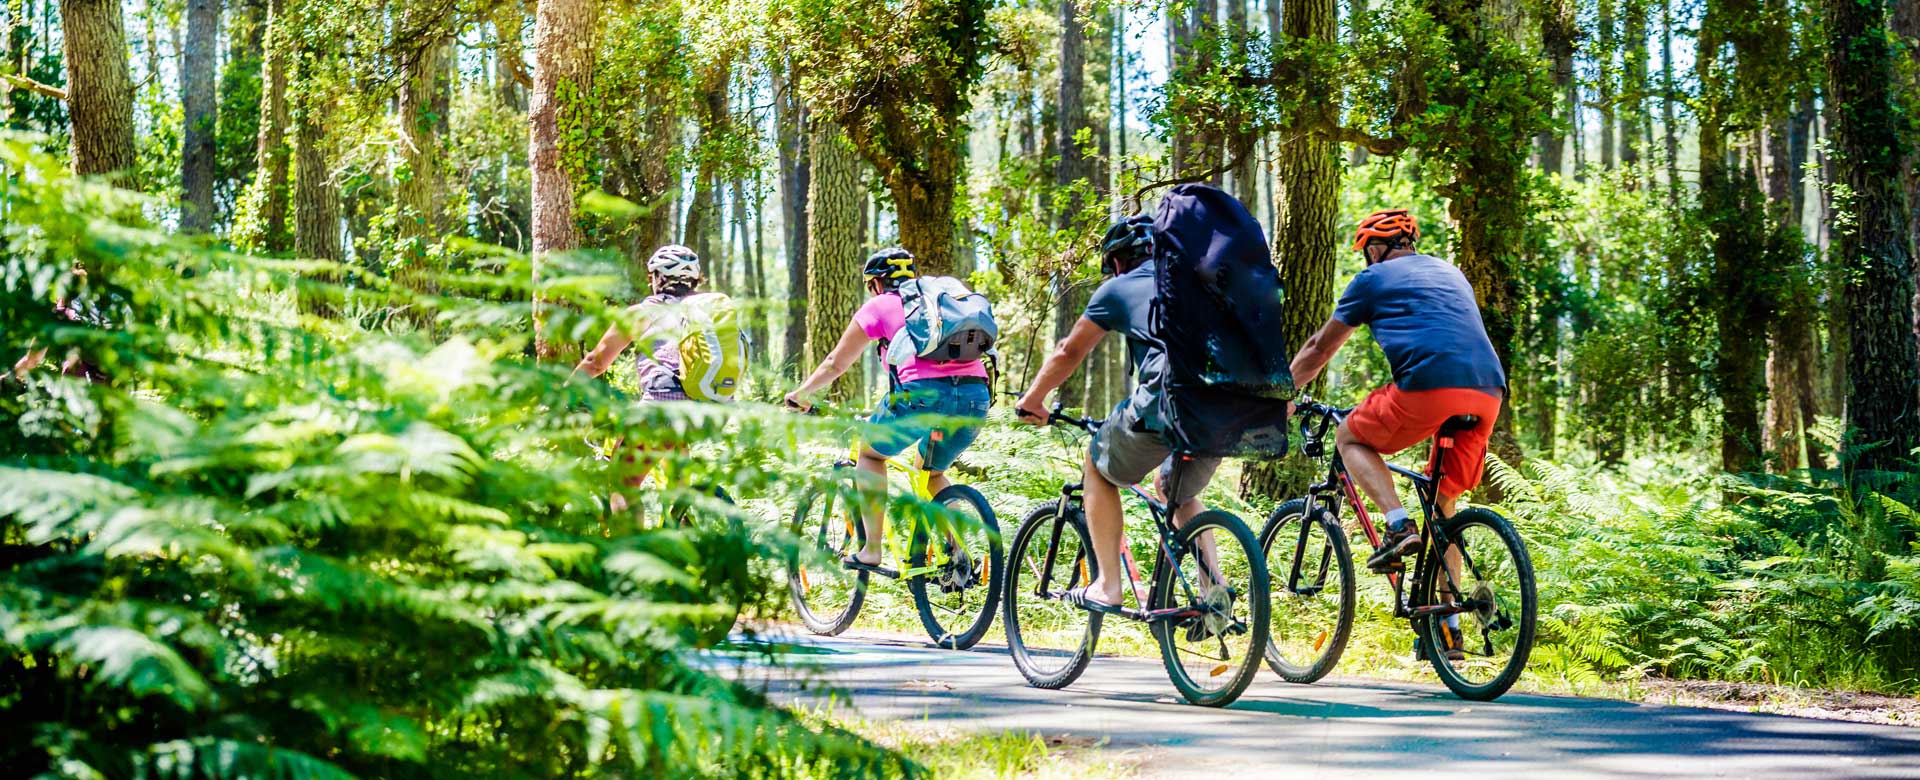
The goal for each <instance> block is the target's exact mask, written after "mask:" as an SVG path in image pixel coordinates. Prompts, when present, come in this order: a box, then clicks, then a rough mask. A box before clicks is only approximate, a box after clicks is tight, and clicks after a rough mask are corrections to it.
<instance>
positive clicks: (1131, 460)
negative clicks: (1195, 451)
mask: <svg viewBox="0 0 1920 780" xmlns="http://www.w3.org/2000/svg"><path fill="white" fill-rule="evenodd" d="M1100 248H1101V253H1102V260H1101V264H1100V271H1101V273H1102V274H1103V275H1104V276H1106V277H1107V279H1106V281H1104V282H1102V283H1101V284H1100V287H1099V289H1096V290H1094V292H1093V296H1092V297H1091V298H1089V299H1088V300H1087V308H1086V311H1085V312H1084V313H1082V314H1081V315H1080V319H1079V320H1078V321H1076V322H1075V323H1074V324H1073V330H1072V331H1070V332H1068V333H1067V337H1066V338H1064V339H1062V340H1061V341H1060V343H1059V345H1058V346H1056V347H1055V348H1054V351H1053V354H1051V355H1049V356H1047V359H1046V362H1045V363H1043V364H1042V365H1041V366H1040V371H1039V373H1037V374H1036V375H1035V376H1034V378H1033V386H1032V387H1030V388H1028V389H1027V392H1026V394H1025V395H1022V396H1021V397H1020V402H1019V406H1018V415H1017V416H1018V417H1019V418H1020V419H1021V420H1024V421H1026V422H1029V423H1032V424H1035V425H1045V424H1046V423H1047V408H1046V401H1047V396H1048V395H1050V394H1052V393H1053V391H1054V390H1055V389H1056V388H1058V387H1059V386H1060V385H1061V384H1062V383H1064V382H1066V380H1067V378H1068V377H1070V376H1072V375H1073V372H1074V370H1075V369H1077V368H1079V367H1080V364H1081V362H1083V361H1085V360H1086V358H1087V355H1088V354H1089V353H1091V352H1092V351H1093V348H1094V347H1095V346H1096V345H1098V344H1099V343H1100V339H1101V338H1103V337H1105V336H1106V335H1107V333H1108V332H1110V331H1118V332H1120V333H1121V334H1124V335H1125V336H1126V340H1127V357H1128V359H1129V360H1130V361H1132V364H1133V373H1134V376H1135V377H1137V378H1138V382H1137V384H1136V385H1135V387H1134V389H1133V392H1132V394H1131V395H1129V396H1128V397H1127V399H1126V400H1125V401H1122V402H1121V403H1120V404H1119V405H1117V406H1116V407H1114V410H1113V413H1112V414H1110V415H1109V416H1108V417H1107V419H1106V421H1105V422H1103V423H1101V425H1100V430H1099V432H1098V433H1096V434H1095V435H1094V437H1093V441H1092V442H1091V443H1090V444H1089V446H1088V452H1087V459H1086V461H1085V462H1084V463H1083V464H1082V470H1083V472H1084V479H1083V482H1082V486H1083V489H1084V490H1085V495H1086V510H1087V533H1088V535H1089V536H1090V537H1091V539H1092V542H1093V556H1094V561H1095V563H1096V564H1097V566H1098V568H1099V571H1098V572H1097V573H1096V574H1095V575H1094V580H1093V582H1092V583H1090V584H1088V585H1087V586H1086V587H1084V588H1075V589H1074V590H1073V591H1071V592H1069V593H1068V594H1067V595H1066V599H1067V601H1069V602H1071V603H1073V604H1074V605H1076V606H1079V607H1082V608H1085V609H1090V610H1094V611H1096V612H1113V611H1116V610H1118V609H1119V607H1120V599H1121V585H1122V584H1123V583H1125V582H1126V575H1125V574H1123V573H1122V572H1123V571H1124V570H1123V569H1122V567H1121V564H1120V549H1121V545H1122V544H1124V543H1125V539H1124V537H1123V528H1122V525H1123V522H1124V519H1123V517H1122V515H1121V509H1120V486H1121V485H1131V484H1134V483H1136V482H1139V481H1140V480H1141V479H1144V478H1145V477H1146V476H1147V473H1148V472H1149V471H1153V470H1154V469H1155V467H1156V466H1158V467H1159V485H1160V490H1161V495H1162V496H1163V497H1165V498H1166V499H1167V500H1168V505H1170V506H1172V507H1174V510H1173V523H1174V525H1175V526H1176V527H1177V526H1179V525H1182V524H1184V523H1185V522H1186V521H1187V520H1189V519H1191V518H1193V516H1195V515H1198V514H1200V511H1201V509H1203V508H1204V507H1203V506H1202V505H1201V503H1200V500H1199V496H1200V491H1201V490H1204V489H1205V488H1206V486H1207V483H1208V482H1210V481H1212V479H1213V473H1214V471H1215V470H1217V469H1218V468H1219V467H1220V459H1219V458H1193V459H1191V460H1186V461H1183V465H1182V469H1183V471H1182V472H1181V477H1180V480H1179V488H1180V492H1179V495H1176V496H1167V495H1166V486H1167V478H1168V477H1169V476H1171V474H1172V468H1173V460H1172V459H1171V455H1172V452H1171V451H1170V450H1169V449H1168V447H1167V444H1166V442H1165V441H1163V440H1162V439H1161V438H1160V435H1159V434H1158V433H1156V432H1154V430H1153V429H1154V427H1155V426H1156V424H1157V414H1156V412H1155V407H1156V406H1157V404H1156V397H1157V395H1158V394H1159V392H1160V389H1159V378H1160V375H1161V372H1162V371H1163V370H1164V365H1165V360H1166V357H1165V355H1164V354H1163V352H1162V351H1161V347H1160V343H1159V341H1158V340H1156V339H1155V338H1154V337H1153V331H1152V327H1151V324H1150V316H1151V312H1152V308H1153V299H1154V295H1155V284H1154V261H1153V220H1152V219H1151V218H1150V217H1147V216H1144V215H1142V216H1134V217H1128V218H1126V219H1123V220H1120V221H1119V222H1116V223H1114V224H1113V226H1112V227H1110V228H1108V229H1107V234H1106V236H1105V237H1103V238H1102V239H1101V241H1100ZM1210 541H1211V539H1210V538H1207V539H1206V541H1203V542H1202V544H1206V543H1207V542H1210Z"/></svg>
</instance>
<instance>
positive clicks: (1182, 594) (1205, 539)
mask: <svg viewBox="0 0 1920 780" xmlns="http://www.w3.org/2000/svg"><path fill="white" fill-rule="evenodd" d="M1173 548H1174V549H1175V550H1177V551H1178V552H1177V553H1176V555H1175V557H1174V559H1173V560H1171V561H1169V560H1167V557H1166V554H1165V553H1164V552H1163V553H1162V554H1161V555H1160V559H1159V560H1158V561H1157V562H1156V563H1157V565H1156V566H1155V567H1154V571H1153V596H1152V598H1151V600H1150V604H1149V607H1148V608H1149V611H1154V612H1157V611H1159V610H1180V613H1181V614H1182V615H1183V616H1182V617H1178V618H1175V619H1170V620H1156V621H1154V622H1153V623H1152V624H1151V625H1152V626H1153V634H1154V638H1155V639H1157V640H1159V642H1160V660H1161V661H1162V662H1164V663H1165V664H1166V666H1167V676H1168V677H1171V678H1173V686H1174V687H1175V688H1178V689H1180V695H1181V696H1185V697H1186V699H1187V701H1189V702H1192V703H1194V704H1199V705H1202V706H1207V707H1224V706H1226V705H1228V704H1232V703H1233V701H1234V700H1235V699H1238V698H1240V694H1242V693H1245V692H1246V690H1247V685H1248V684H1250V683H1252V682H1253V675H1254V673H1255V672H1257V671H1259V669H1260V659H1261V658H1263V657H1264V656H1265V650H1266V643H1267V610H1268V606H1269V605H1268V599H1269V594H1268V592H1267V561H1266V556H1265V555H1263V554H1261V552H1260V543H1259V541H1258V540H1256V539H1255V538H1254V536H1253V532H1252V531H1250V530H1248V529H1247V524H1246V523H1244V522H1241V520H1240V518H1238V517H1235V516H1233V515H1231V514H1229V513H1226V512H1222V511H1219V510H1210V511H1206V512H1201V513H1200V514H1199V515H1197V516H1195V517H1194V518H1193V519H1192V520H1188V521H1187V522H1186V524H1185V525H1183V526H1181V527H1180V529H1179V530H1178V531H1175V532H1174V538H1173Z"/></svg>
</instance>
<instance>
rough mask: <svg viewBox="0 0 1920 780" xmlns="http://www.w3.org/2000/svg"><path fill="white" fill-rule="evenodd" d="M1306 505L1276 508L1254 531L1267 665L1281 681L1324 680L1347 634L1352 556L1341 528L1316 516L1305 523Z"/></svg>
mask: <svg viewBox="0 0 1920 780" xmlns="http://www.w3.org/2000/svg"><path fill="white" fill-rule="evenodd" d="M1305 508H1306V501H1305V500H1304V499H1298V498H1296V499H1294V500H1292V501H1288V502H1287V503H1284V504H1281V505H1280V507H1279V508H1277V509H1275V510H1273V514H1271V515H1268V516H1267V525H1266V527H1265V528H1262V529H1260V551H1261V552H1262V553H1265V554H1266V556H1267V576H1268V579H1269V581H1270V584H1271V586H1272V588H1273V598H1272V600H1271V602H1272V608H1271V612H1272V614H1271V615H1270V616H1269V618H1268V624H1269V625H1270V626H1271V627H1272V631H1271V632H1269V633H1268V635H1267V667H1268V668H1270V669H1272V670H1273V673H1274V674H1277V675H1280V677H1281V678H1283V679H1285V680H1286V681H1287V682H1293V683H1310V682H1313V681H1315V680H1318V679H1320V678H1322V677H1325V676H1327V673H1328V672H1331V671H1333V667H1334V665H1335V664H1338V663H1340V654H1341V653H1342V652H1344V651H1345V650H1346V649H1347V639H1348V638H1349V637H1351V636H1352V634H1353V606H1354V600H1355V599H1354V584H1353V557H1352V555H1351V554H1350V553H1349V552H1348V549H1347V533H1346V529H1344V528H1341V527H1340V523H1339V521H1338V520H1335V519H1334V518H1333V517H1331V516H1329V515H1326V514H1324V513H1323V512H1316V513H1315V515H1317V516H1316V517H1315V519H1313V520H1311V521H1309V520H1307V519H1306V513H1305Z"/></svg>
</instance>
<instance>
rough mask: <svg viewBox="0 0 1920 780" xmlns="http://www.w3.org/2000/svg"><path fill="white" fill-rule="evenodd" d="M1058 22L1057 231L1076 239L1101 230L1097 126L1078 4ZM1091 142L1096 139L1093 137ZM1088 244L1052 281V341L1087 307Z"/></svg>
mask: <svg viewBox="0 0 1920 780" xmlns="http://www.w3.org/2000/svg"><path fill="white" fill-rule="evenodd" d="M1059 20H1060V79H1059V91H1058V92H1057V93H1055V95H1056V99H1055V101H1054V106H1055V108H1056V111H1057V114H1056V117H1057V118H1056V120H1055V122H1054V143H1053V146H1054V149H1056V150H1057V153H1058V155H1059V157H1058V158H1057V161H1056V162H1055V163H1054V168H1053V184H1054V187H1055V195H1054V199H1053V215H1054V227H1055V228H1056V229H1058V230H1062V231H1067V232H1069V233H1072V234H1077V235H1095V234H1097V233H1098V230H1099V226H1098V225H1097V224H1096V220H1093V219H1090V218H1089V215H1088V214H1086V213H1085V210H1086V205H1087V202H1086V195H1087V194H1088V192H1089V191H1090V189H1091V188H1092V186H1093V167H1094V166H1093V158H1092V157H1091V156H1089V155H1088V154H1086V153H1085V152H1084V151H1083V147H1082V145H1081V144H1080V143H1079V141H1078V138H1079V135H1080V133H1081V131H1083V130H1084V131H1086V132H1088V133H1089V134H1091V133H1092V132H1093V127H1092V126H1091V125H1090V124H1089V123H1088V121H1087V106H1086V50H1085V45H1084V44H1085V41H1086V34H1085V29H1084V25H1082V24H1081V21H1080V14H1079V9H1078V4H1077V3H1076V2H1075V0H1060V6H1059ZM1088 140H1089V141H1091V137H1089V139H1088ZM1084 243H1085V242H1075V243H1074V248H1073V249H1070V250H1069V257H1070V258H1071V259H1072V262H1071V264H1069V265H1066V266H1065V267H1063V268H1061V269H1060V271H1059V272H1058V273H1056V274H1055V275H1054V278H1053V279H1052V280H1051V284H1052V287H1053V338H1054V339H1056V340H1058V339H1062V338H1066V335H1067V332H1068V331H1070V330H1072V329H1073V323H1074V322H1075V321H1076V320H1078V319H1079V317H1080V312H1081V310H1082V309H1084V308H1086V305H1087V297H1088V295H1089V291H1088V290H1087V289H1086V287H1085V285H1080V284H1075V282H1074V279H1073V277H1074V271H1075V270H1077V269H1078V267H1080V266H1082V265H1084V264H1085V263H1084V262H1083V261H1082V256H1081V254H1080V248H1081V247H1082V246H1083V245H1084ZM1086 391H1087V385H1086V383H1084V382H1068V383H1066V384H1064V385H1061V386H1060V399H1059V400H1060V402H1061V403H1063V404H1066V405H1067V406H1070V407H1080V406H1083V405H1084V404H1085V403H1086V400H1087V395H1086Z"/></svg>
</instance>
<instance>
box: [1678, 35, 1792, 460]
mask: <svg viewBox="0 0 1920 780" xmlns="http://www.w3.org/2000/svg"><path fill="white" fill-rule="evenodd" d="M1757 10H1758V9H1757V8H1756V4H1754V3H1753V2H1751V0H1714V1H1713V2H1710V3H1709V4H1708V6H1707V15H1706V17H1705V19H1704V20H1703V21H1702V22H1701V25H1700V39H1699V52H1698V54H1696V55H1695V61H1696V62H1698V63H1699V72H1700V74H1701V76H1700V81H1701V87H1700V95H1701V97H1700V106H1701V107H1700V112H1699V115H1700V130H1699V133H1700V138H1699V142H1700V219H1701V222H1702V224H1704V225H1705V226H1706V227H1707V234H1708V235H1709V236H1711V239H1710V244H1709V251H1710V252H1711V256H1712V262H1713V280H1714V289H1713V296H1712V300H1713V301H1714V313H1715V319H1716V320H1717V331H1718V345H1717V348H1716V355H1715V360H1714V368H1713V383H1714V391H1715V393H1716V394H1717V395H1718V396H1719V397H1720V466H1721V468H1722V469H1724V470H1725V471H1727V472H1728V473H1732V474H1739V473H1746V472H1752V471H1755V470H1757V469H1758V468H1759V467H1760V466H1761V459H1762V457H1763V439H1762V430H1761V428H1762V425H1761V410H1762V409H1763V407H1764V399H1765V398H1766V393H1767V367H1766V355H1767V323H1768V322H1770V321H1771V320H1772V319H1773V314H1774V312H1773V309H1774V307H1773V305H1772V301H1771V300H1770V296H1769V295H1768V294H1767V291H1766V289H1765V287H1764V282H1766V281H1767V280H1768V279H1769V278H1771V275H1770V274H1769V273H1768V272H1769V271H1771V270H1774V269H1770V268H1769V266H1770V265H1771V264H1772V260H1773V258H1772V257H1771V253H1770V252H1769V251H1768V246H1767V239H1766V232H1765V229H1764V226H1765V222H1766V218H1765V211H1764V209H1763V208H1762V207H1761V205H1760V201H1761V195H1760V192H1759V183H1758V180H1757V179H1756V178H1755V176H1754V173H1753V169H1752V168H1750V167H1747V166H1735V165H1728V164H1727V156H1728V149H1727V141H1726V129H1725V123H1726V122H1727V121H1728V116H1729V114H1730V112H1731V110H1732V106H1733V104H1734V101H1735V100H1736V97H1735V96H1737V95H1739V94H1740V93H1741V92H1742V91H1745V90H1749V89H1754V88H1757V87H1758V85H1749V84H1742V83H1739V79H1738V78H1737V76H1736V75H1734V74H1735V72H1736V71H1734V70H1733V69H1731V68H1729V67H1728V66H1727V65H1725V64H1724V63H1721V62H1720V61H1719V59H1718V52H1719V46H1720V44H1721V42H1722V41H1723V40H1726V39H1727V38H1728V37H1732V38H1733V41H1734V46H1735V49H1736V56H1738V57H1748V58H1750V57H1752V56H1754V55H1755V54H1756V52H1755V51H1754V49H1753V40H1752V39H1751V38H1750V36H1749V35H1748V34H1747V33H1746V32H1745V31H1744V30H1743V28H1741V27H1738V26H1735V27H1731V28H1730V27H1729V25H1739V24H1740V23H1741V22H1740V20H1744V19H1751V18H1753V17H1752V14H1754V13H1756V12H1757ZM1728 29H1732V30H1733V31H1734V35H1732V36H1728V35H1727V34H1726V32H1725V31H1726V30H1728Z"/></svg>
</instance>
